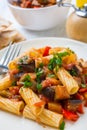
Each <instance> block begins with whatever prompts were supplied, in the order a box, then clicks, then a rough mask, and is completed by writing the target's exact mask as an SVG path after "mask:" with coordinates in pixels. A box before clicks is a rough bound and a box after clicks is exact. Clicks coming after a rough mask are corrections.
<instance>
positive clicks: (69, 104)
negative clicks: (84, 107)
mask: <svg viewBox="0 0 87 130" xmlns="http://www.w3.org/2000/svg"><path fill="white" fill-rule="evenodd" d="M82 102H83V101H82V100H79V99H68V100H65V101H64V102H63V106H64V108H65V109H66V110H68V111H73V112H76V111H77V109H78V110H80V108H81V107H79V106H81V104H82Z"/></svg>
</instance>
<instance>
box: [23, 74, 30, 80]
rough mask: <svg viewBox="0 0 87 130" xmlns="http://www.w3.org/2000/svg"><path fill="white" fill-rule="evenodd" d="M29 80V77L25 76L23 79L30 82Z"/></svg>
mask: <svg viewBox="0 0 87 130" xmlns="http://www.w3.org/2000/svg"><path fill="white" fill-rule="evenodd" d="M30 79H31V77H30V75H26V76H25V77H24V79H23V81H30Z"/></svg>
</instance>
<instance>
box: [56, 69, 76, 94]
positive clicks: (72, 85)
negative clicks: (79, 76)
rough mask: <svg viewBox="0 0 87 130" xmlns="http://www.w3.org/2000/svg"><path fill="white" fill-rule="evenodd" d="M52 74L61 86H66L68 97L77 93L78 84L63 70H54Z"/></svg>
mask: <svg viewBox="0 0 87 130" xmlns="http://www.w3.org/2000/svg"><path fill="white" fill-rule="evenodd" d="M54 72H55V74H56V75H57V77H58V78H59V79H60V81H61V82H62V84H63V85H64V86H66V88H67V90H68V93H69V94H70V95H72V94H75V93H76V92H77V91H78V89H79V86H78V83H77V82H76V81H75V80H74V79H73V77H72V76H71V75H70V74H69V73H68V72H67V71H66V70H65V69H64V68H59V69H58V71H56V70H54Z"/></svg>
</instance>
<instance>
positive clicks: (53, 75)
mask: <svg viewBox="0 0 87 130" xmlns="http://www.w3.org/2000/svg"><path fill="white" fill-rule="evenodd" d="M47 77H50V78H55V77H56V76H55V74H48V75H47Z"/></svg>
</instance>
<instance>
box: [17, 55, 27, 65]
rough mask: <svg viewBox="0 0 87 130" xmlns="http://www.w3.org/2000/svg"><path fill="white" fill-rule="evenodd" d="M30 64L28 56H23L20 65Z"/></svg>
mask: <svg viewBox="0 0 87 130" xmlns="http://www.w3.org/2000/svg"><path fill="white" fill-rule="evenodd" d="M28 62H29V57H28V56H23V57H21V58H20V59H19V61H18V64H27V63H28Z"/></svg>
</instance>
